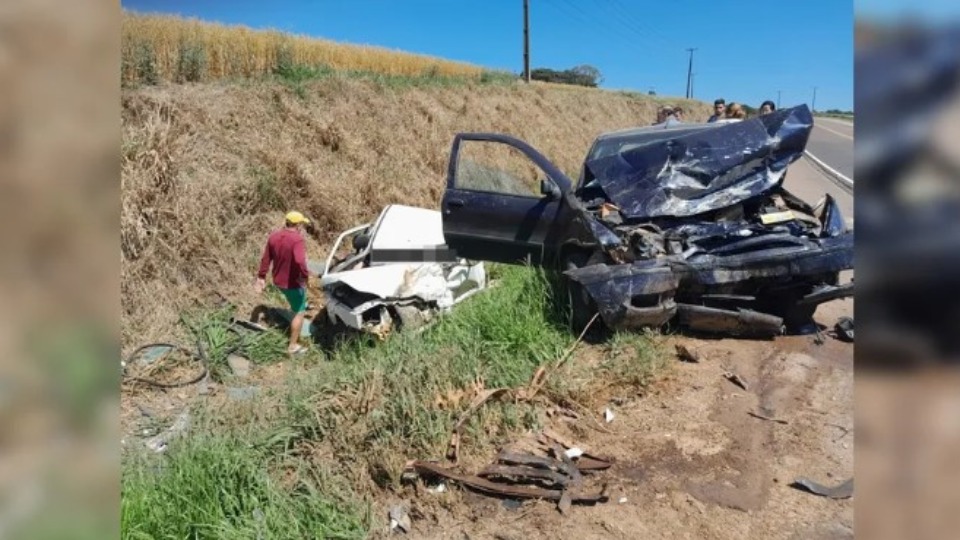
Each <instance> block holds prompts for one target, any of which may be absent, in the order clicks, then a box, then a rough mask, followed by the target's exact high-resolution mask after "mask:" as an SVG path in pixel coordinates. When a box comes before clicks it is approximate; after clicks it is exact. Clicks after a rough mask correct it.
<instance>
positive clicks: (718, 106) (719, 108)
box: [707, 98, 727, 122]
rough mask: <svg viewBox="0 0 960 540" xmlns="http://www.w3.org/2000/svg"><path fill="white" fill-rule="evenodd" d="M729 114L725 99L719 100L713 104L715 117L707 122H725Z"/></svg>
mask: <svg viewBox="0 0 960 540" xmlns="http://www.w3.org/2000/svg"><path fill="white" fill-rule="evenodd" d="M726 112H727V102H726V100H724V99H723V98H719V99H717V100H716V101H714V102H713V116H711V117H710V118H708V119H707V122H716V121H717V120H723V119H724V118H726Z"/></svg>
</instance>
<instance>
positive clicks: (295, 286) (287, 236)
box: [256, 211, 310, 354]
mask: <svg viewBox="0 0 960 540" xmlns="http://www.w3.org/2000/svg"><path fill="white" fill-rule="evenodd" d="M305 223H310V220H309V219H307V218H305V217H304V216H303V214H301V213H300V212H296V211H293V212H288V213H287V216H286V224H285V226H284V227H283V228H282V229H279V230H276V231H274V232H272V233H271V234H270V237H269V238H268V239H267V246H266V247H265V248H264V250H263V257H261V259H260V270H259V271H258V272H257V285H256V287H257V292H258V293H261V292H263V289H264V287H266V285H267V281H266V279H267V271H268V270H269V269H270V264H271V263H273V284H274V285H276V286H277V288H279V289H280V292H282V293H283V296H284V297H286V299H287V302H289V303H290V309H292V310H293V314H294V316H293V320H292V321H290V345H289V346H288V347H287V352H289V353H290V354H297V353H301V352H303V351H305V350H306V348H305V347H303V346H301V345H299V344H298V343H297V342H298V340H299V339H300V328H301V327H302V326H303V315H304V312H305V311H306V310H307V276H308V275H309V272H308V270H307V252H306V245H305V243H304V240H303V236H302V235H301V234H300V230H301V228H302V227H303V225H304V224H305Z"/></svg>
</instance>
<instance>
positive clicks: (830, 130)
mask: <svg viewBox="0 0 960 540" xmlns="http://www.w3.org/2000/svg"><path fill="white" fill-rule="evenodd" d="M813 127H818V128H820V129H823V130H826V131H829V132H830V133H833V134H835V135H839V136H841V137H845V138H847V139H850V140H851V141H852V140H853V136H852V135H847V134H846V133H840V132H839V131H834V130H832V129H830V128H828V127H823V126H820V125H817V124H814V125H813Z"/></svg>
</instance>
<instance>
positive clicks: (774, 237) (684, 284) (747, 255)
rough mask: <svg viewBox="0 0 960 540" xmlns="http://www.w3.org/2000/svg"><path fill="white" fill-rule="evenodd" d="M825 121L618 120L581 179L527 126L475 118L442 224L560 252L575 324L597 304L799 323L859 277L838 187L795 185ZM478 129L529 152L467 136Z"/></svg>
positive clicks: (495, 250)
mask: <svg viewBox="0 0 960 540" xmlns="http://www.w3.org/2000/svg"><path fill="white" fill-rule="evenodd" d="M812 127H813V117H812V115H811V113H810V111H809V109H807V107H806V106H805V105H804V106H800V107H796V108H792V109H784V110H781V111H777V112H774V113H771V114H767V115H763V116H760V117H757V118H753V119H750V120H746V121H743V122H737V123H731V124H719V125H718V124H675V125H673V126H651V127H645V128H638V129H632V130H624V131H619V132H613V133H608V134H604V135H601V136H600V137H598V138H597V140H596V141H595V142H594V144H593V145H592V147H591V149H590V151H589V152H588V154H587V156H586V159H585V160H584V163H583V167H582V170H581V173H580V178H579V181H578V182H577V183H576V185H574V184H573V182H571V181H570V180H569V178H568V177H567V176H566V175H564V174H563V173H562V172H560V170H559V169H558V168H557V167H556V166H555V165H553V164H552V163H551V162H550V161H549V160H547V159H546V158H545V157H543V156H542V155H541V154H540V153H539V152H537V151H536V150H535V149H533V148H532V147H530V146H529V145H527V144H526V143H524V142H522V141H519V140H517V139H514V138H512V137H508V136H505V135H499V134H485V133H462V134H459V135H458V136H457V137H456V138H455V140H454V143H453V148H452V153H451V160H450V164H449V170H448V178H447V189H446V191H445V193H444V198H443V202H442V211H443V230H444V236H445V239H446V242H447V245H448V246H449V247H450V248H452V249H453V250H455V251H456V252H457V254H458V255H459V256H464V257H469V258H471V259H482V260H491V261H501V262H520V261H522V260H527V261H531V262H533V263H534V264H543V265H554V264H559V265H560V267H561V269H562V270H563V271H564V275H565V276H566V277H567V278H568V280H569V285H570V287H569V289H570V301H571V304H572V307H573V323H574V326H575V327H578V328H579V327H582V326H584V325H586V323H587V322H588V321H589V320H590V318H592V315H593V313H596V312H599V314H600V317H601V319H602V321H603V322H604V323H605V325H606V326H607V327H610V328H639V327H650V326H653V327H656V326H661V325H664V324H666V323H667V322H670V321H676V322H677V323H679V324H680V325H682V326H685V327H688V328H691V329H694V330H701V331H708V332H721V333H729V334H743V335H746V334H759V335H774V334H778V333H781V332H782V331H783V330H784V327H786V328H787V329H789V330H791V331H802V330H803V329H804V328H805V327H806V328H809V326H810V323H811V322H812V314H813V312H814V311H815V309H816V306H817V305H818V304H820V303H822V302H825V301H829V300H833V299H836V298H842V297H846V296H850V295H852V292H853V291H852V285H849V284H848V285H840V284H839V272H840V271H842V270H847V269H850V268H852V267H853V233H852V231H848V230H846V224H845V222H844V219H843V217H842V215H841V213H840V210H839V208H838V206H837V204H836V202H835V201H834V200H833V198H832V197H831V196H829V195H826V196H825V197H824V198H823V199H822V200H821V201H820V202H819V203H818V204H817V205H816V206H811V205H809V204H807V203H805V202H804V201H802V200H800V199H798V198H797V197H795V196H793V195H792V194H791V193H789V192H788V191H786V190H785V189H784V188H783V180H784V177H785V174H786V171H787V166H788V165H789V164H790V163H792V162H793V161H795V160H796V159H798V158H799V157H800V156H801V155H802V153H803V150H804V147H805V146H806V142H807V139H808V137H809V134H810V131H811V129H812ZM477 145H499V146H500V147H507V148H509V150H508V151H507V152H506V153H508V154H516V156H513V157H509V158H497V159H494V158H491V157H490V156H491V155H493V153H492V152H490V151H482V152H476V151H465V148H469V147H470V146H477ZM517 159H519V160H520V161H523V160H526V161H527V163H526V164H525V165H520V164H518V163H516V161H517ZM478 171H479V172H478ZM491 171H494V172H493V173H491ZM491 179H492V180H491ZM505 185H510V186H511V187H510V188H509V189H504V188H503V186H505Z"/></svg>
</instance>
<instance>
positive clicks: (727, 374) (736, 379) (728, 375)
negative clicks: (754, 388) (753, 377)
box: [723, 371, 749, 391]
mask: <svg viewBox="0 0 960 540" xmlns="http://www.w3.org/2000/svg"><path fill="white" fill-rule="evenodd" d="M723 378H724V379H726V380H728V381H730V382H732V383H733V384H735V385H737V386H739V387H740V388H743V389H744V390H748V391H749V387H748V386H747V381H745V380H744V379H743V377H741V376H739V375H737V374H736V373H734V372H732V371H724V372H723Z"/></svg>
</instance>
